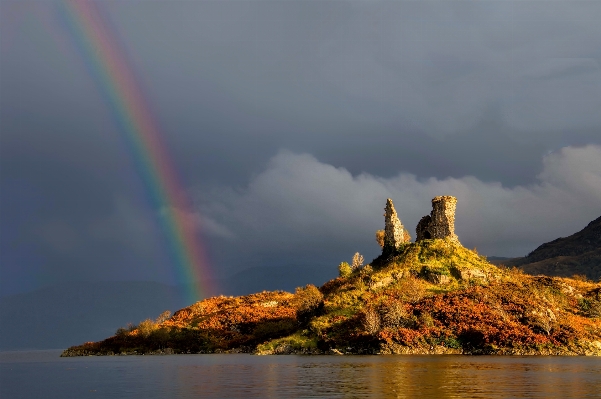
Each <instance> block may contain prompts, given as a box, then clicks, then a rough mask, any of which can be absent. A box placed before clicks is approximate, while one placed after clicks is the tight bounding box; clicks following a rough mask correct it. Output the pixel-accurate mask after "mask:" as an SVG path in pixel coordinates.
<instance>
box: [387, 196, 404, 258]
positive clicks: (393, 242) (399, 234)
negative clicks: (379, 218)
mask: <svg viewBox="0 0 601 399" xmlns="http://www.w3.org/2000/svg"><path fill="white" fill-rule="evenodd" d="M407 237H408V234H406V231H405V226H403V224H402V223H401V221H400V220H399V217H398V215H397V213H396V210H395V209H394V204H393V203H392V200H391V199H390V198H388V199H387V200H386V207H385V208H384V252H387V251H391V250H396V249H398V248H399V247H400V246H401V245H402V244H404V243H405V242H407V241H409V240H408V239H407Z"/></svg>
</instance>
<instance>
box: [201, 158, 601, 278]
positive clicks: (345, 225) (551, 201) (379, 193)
mask: <svg viewBox="0 0 601 399" xmlns="http://www.w3.org/2000/svg"><path fill="white" fill-rule="evenodd" d="M599 159H601V147H600V146H587V147H566V148H564V149H562V150H561V151H559V152H557V153H553V154H549V155H547V156H546V157H544V159H543V162H542V163H543V170H542V172H541V173H540V174H539V175H538V176H537V183H535V184H531V185H524V186H514V187H506V186H503V185H502V184H501V183H499V182H484V181H481V180H479V179H477V178H475V177H463V178H460V179H456V178H446V179H436V178H430V179H426V180H420V179H417V178H416V176H415V175H411V174H407V173H401V174H398V175H396V176H394V177H391V178H382V177H377V176H372V175H369V174H360V175H352V174H351V173H349V172H348V171H347V170H346V169H344V168H335V167H333V166H332V165H328V164H326V163H322V162H320V161H318V160H317V159H315V158H314V157H312V156H310V155H307V154H293V153H290V152H286V151H283V152H280V153H279V154H278V155H277V156H275V157H274V158H273V159H272V160H271V162H270V163H269V166H268V167H267V168H266V169H265V170H264V171H263V172H262V173H260V174H258V175H257V176H255V177H253V178H252V179H251V181H250V182H249V184H248V186H247V187H245V188H244V189H242V190H231V189H230V190H228V189H221V190H216V191H215V192H212V193H210V194H205V195H202V194H199V197H200V198H199V203H200V206H199V209H200V212H201V214H202V215H203V216H204V217H205V218H207V219H208V220H210V221H211V224H210V225H209V226H206V228H205V233H206V234H207V235H215V236H217V234H215V233H213V231H214V229H215V226H219V232H222V231H231V232H233V234H232V235H230V236H223V235H221V237H219V238H220V240H216V244H215V245H223V247H224V248H225V247H229V248H236V252H235V254H233V255H234V256H235V257H236V258H238V259H240V258H242V259H248V258H250V259H253V260H255V259H258V260H260V261H262V262H264V263H265V262H276V263H277V262H279V263H280V264H282V263H283V264H286V265H288V264H294V263H295V262H298V261H299V260H301V261H302V262H303V263H305V264H314V263H317V264H322V263H324V262H328V261H329V262H330V265H329V267H334V266H335V265H336V264H337V261H338V262H340V261H342V260H347V261H350V258H351V257H352V255H353V253H354V252H355V251H360V252H362V253H364V254H365V255H366V258H368V260H370V259H373V258H374V257H376V256H377V255H378V254H379V252H380V250H379V247H378V245H377V243H376V240H375V235H374V233H375V231H376V230H377V229H382V228H383V224H384V218H383V215H382V214H383V208H384V205H385V203H386V198H392V199H393V201H394V202H395V206H396V209H397V211H398V212H399V217H400V218H401V220H402V222H403V223H404V225H405V226H406V228H407V229H408V230H409V231H410V232H411V234H412V235H413V237H415V226H416V225H417V222H418V221H419V219H420V218H421V217H422V216H424V215H426V214H428V213H429V212H430V210H431V203H430V200H431V199H432V198H433V197H435V196H437V195H442V194H453V195H455V196H456V197H457V198H458V204H457V218H456V228H457V234H458V235H459V238H460V240H461V242H462V243H463V244H464V245H466V246H468V247H469V248H474V247H477V248H478V250H479V251H480V253H484V254H489V255H491V254H496V255H502V256H503V255H504V256H520V255H525V254H527V253H528V252H529V251H531V250H533V249H534V248H535V247H537V246H538V245H540V244H541V243H542V242H545V241H550V240H552V239H555V238H557V237H560V236H567V235H570V234H572V233H574V232H576V231H578V230H580V229H582V228H583V227H584V226H586V224H587V223H588V222H590V221H591V220H593V219H594V218H596V217H598V215H599V213H600V212H601V208H600V206H599V204H600V203H601V162H600V161H599ZM209 218H210V219H209ZM200 222H201V224H202V220H201V221H200ZM218 241H221V243H218ZM223 254H224V255H223V259H224V260H226V259H227V258H228V255H230V254H231V253H229V254H228V252H227V251H224V252H223ZM248 254H252V256H249V255H248ZM336 256H338V259H336ZM227 260H228V261H230V262H232V260H231V259H227Z"/></svg>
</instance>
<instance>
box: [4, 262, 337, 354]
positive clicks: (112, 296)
mask: <svg viewBox="0 0 601 399" xmlns="http://www.w3.org/2000/svg"><path fill="white" fill-rule="evenodd" d="M337 272H338V271H337V269H336V267H335V266H332V267H329V268H323V267H289V266H282V267H256V268H251V269H247V270H244V271H241V272H239V273H237V274H235V275H233V276H231V277H229V278H227V279H223V280H219V281H218V282H217V284H216V285H217V286H218V287H220V291H219V292H218V294H224V295H245V294H249V293H251V292H260V291H264V290H268V291H275V290H283V291H290V292H294V290H295V288H296V287H301V286H305V285H307V284H317V285H321V284H323V283H324V282H326V281H328V280H330V279H332V278H334V277H335V276H336V275H337ZM182 290H183V288H182V289H180V288H177V287H173V286H168V285H165V284H161V283H156V282H77V283H64V284H60V285H56V286H50V287H45V288H42V289H39V290H36V291H33V292H29V293H24V294H17V295H11V296H6V297H3V298H0V350H14V349H55V348H65V347H67V346H70V345H73V343H74V342H81V343H83V342H86V341H98V340H100V339H102V338H105V337H107V336H110V335H112V334H114V333H115V331H116V330H117V328H119V327H124V326H126V325H127V324H128V323H133V324H138V323H139V322H140V321H142V320H145V319H148V318H150V319H155V318H156V317H157V316H158V315H159V314H160V313H161V312H163V311H165V310H172V311H173V310H176V309H181V308H183V307H184V306H189V305H191V304H190V303H185V302H184V301H183V300H182V298H181V295H180V292H181V291H182Z"/></svg>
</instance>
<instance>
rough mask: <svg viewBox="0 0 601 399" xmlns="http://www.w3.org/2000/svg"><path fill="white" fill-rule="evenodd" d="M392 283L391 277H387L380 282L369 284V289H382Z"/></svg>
mask: <svg viewBox="0 0 601 399" xmlns="http://www.w3.org/2000/svg"><path fill="white" fill-rule="evenodd" d="M393 281H394V278H393V277H392V276H387V277H384V278H383V279H382V280H380V281H375V282H373V283H371V285H370V287H369V288H370V289H371V290H377V289H378V288H382V287H386V286H387V285H390V284H391V283H392V282H393Z"/></svg>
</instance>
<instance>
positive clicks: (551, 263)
mask: <svg viewBox="0 0 601 399" xmlns="http://www.w3.org/2000/svg"><path fill="white" fill-rule="evenodd" d="M505 263H506V264H512V265H516V266H519V267H520V268H522V269H523V270H524V271H525V272H527V273H529V274H545V275H547V276H564V277H567V276H573V275H575V274H576V275H584V276H586V277H587V278H589V279H592V280H595V281H597V280H599V279H600V278H601V217H599V218H597V219H595V220H593V221H592V222H590V223H589V224H588V225H587V226H586V227H585V228H584V229H582V230H581V231H579V232H577V233H575V234H572V235H571V236H569V237H562V238H558V239H556V240H553V241H551V242H548V243H545V244H543V245H541V246H539V247H538V248H536V249H535V250H534V251H532V252H530V253H529V254H528V255H527V256H525V257H523V258H515V259H511V260H507V261H505Z"/></svg>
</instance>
